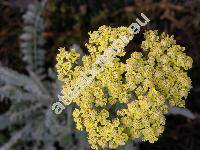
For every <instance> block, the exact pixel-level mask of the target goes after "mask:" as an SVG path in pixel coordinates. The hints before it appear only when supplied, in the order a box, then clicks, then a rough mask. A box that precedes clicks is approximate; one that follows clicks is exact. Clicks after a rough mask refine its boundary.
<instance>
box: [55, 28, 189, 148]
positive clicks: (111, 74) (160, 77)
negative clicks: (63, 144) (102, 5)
mask: <svg viewBox="0 0 200 150" xmlns="http://www.w3.org/2000/svg"><path fill="white" fill-rule="evenodd" d="M89 35H90V38H89V42H88V43H87V44H86V47H87V48H88V51H89V55H85V56H83V58H82V62H83V63H82V65H81V66H79V65H78V63H77V62H78V60H79V59H80V58H79V57H80V55H79V54H78V53H76V52H75V51H74V50H72V51H65V48H60V49H59V54H58V55H57V64H56V68H57V72H58V79H59V80H61V81H62V82H63V85H62V93H64V96H63V97H64V101H65V102H66V104H70V103H76V105H77V108H75V109H74V111H73V117H74V121H75V123H76V127H77V129H78V130H86V132H87V133H88V142H89V143H90V144H91V148H92V149H98V148H99V147H102V148H107V147H108V148H117V147H118V146H121V145H125V143H126V142H127V141H128V140H135V139H138V138H140V139H141V140H142V141H149V142H150V143H153V142H155V141H157V140H158V137H159V135H160V134H162V133H163V131H164V125H165V120H166V119H165V114H166V113H168V110H169V108H170V107H172V106H177V107H184V106H185V99H186V98H187V95H188V92H189V90H190V88H191V80H190V78H189V77H188V75H187V72H186V70H188V69H190V68H191V67H192V59H191V57H189V56H187V55H186V54H185V53H184V50H185V48H184V47H181V46H180V45H177V44H176V41H175V40H174V38H173V36H169V35H167V34H166V33H162V34H161V35H160V36H159V35H158V33H157V31H151V30H150V31H147V32H145V34H144V37H145V40H144V41H143V42H142V44H141V48H142V51H141V52H136V51H135V52H133V53H132V54H131V57H130V58H129V59H127V60H126V62H125V63H124V62H122V61H121V60H120V59H119V58H120V57H118V56H124V55H125V51H124V50H122V51H121V52H118V53H117V54H116V56H114V58H113V59H111V60H110V63H107V64H103V67H104V70H103V71H102V72H99V73H98V74H96V76H95V78H94V80H93V81H92V82H91V83H90V84H88V85H87V86H86V87H85V88H84V89H79V90H80V93H79V95H78V96H77V97H75V98H74V99H71V100H69V99H67V96H65V94H66V92H67V90H68V89H69V88H71V87H78V84H79V82H78V81H76V80H77V79H78V78H79V77H81V76H82V74H83V72H86V71H87V70H90V69H91V68H92V65H93V63H94V62H95V61H96V59H97V58H98V57H99V56H100V55H102V54H103V52H104V51H105V50H106V49H108V48H112V46H111V43H112V42H113V41H115V40H117V39H118V38H119V36H126V37H127V38H128V39H129V38H131V34H130V33H129V31H128V28H126V27H119V28H111V27H107V26H101V27H100V28H99V29H98V31H94V32H90V33H89ZM124 47H125V45H121V47H120V48H121V49H124Z"/></svg>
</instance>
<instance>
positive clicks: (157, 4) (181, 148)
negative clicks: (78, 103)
mask: <svg viewBox="0 0 200 150" xmlns="http://www.w3.org/2000/svg"><path fill="white" fill-rule="evenodd" d="M34 2H35V1H34V0H33V1H32V0H0V66H4V67H7V68H10V69H12V70H15V71H17V72H19V73H21V74H25V75H27V76H29V73H28V71H27V63H26V62H25V61H24V60H23V57H24V53H23V51H22V50H21V49H22V48H21V47H20V44H21V43H22V42H23V40H24V39H23V38H22V39H21V38H20V36H21V35H22V34H23V33H24V30H23V29H24V26H26V25H27V24H28V23H27V22H26V20H25V19H23V17H22V16H23V15H24V14H25V13H27V11H28V5H29V4H32V3H34ZM39 2H40V1H39ZM41 10H42V11H41V15H40V17H42V20H43V23H41V26H42V27H43V29H42V30H41V31H38V35H40V36H41V37H42V38H44V40H45V42H44V43H42V44H40V45H39V46H38V47H40V48H42V49H43V51H45V57H44V58H45V59H44V60H43V62H44V63H43V65H42V67H43V72H44V74H45V73H47V72H48V70H49V68H52V70H53V68H54V65H55V63H56V61H55V56H56V54H57V49H58V48H59V47H63V46H65V47H70V46H71V45H73V44H77V45H79V46H80V47H81V49H83V51H84V52H85V53H87V50H86V48H85V46H84V44H85V43H86V42H87V41H88V37H89V36H88V32H89V31H93V30H97V29H98V27H100V26H101V25H109V26H112V27H118V26H121V25H123V26H127V27H128V26H129V25H130V24H131V23H132V22H134V21H135V19H136V18H137V17H140V13H142V12H143V13H144V14H145V15H146V16H147V17H148V18H149V19H150V20H151V21H150V22H149V23H148V25H147V26H145V27H143V28H142V29H141V31H140V33H139V34H137V35H136V36H135V38H134V40H133V42H131V44H129V46H128V47H127V49H126V51H127V53H128V54H130V53H131V52H133V51H134V50H140V43H141V41H142V40H143V32H144V30H146V29H153V30H158V31H159V33H162V32H166V33H168V34H170V35H174V36H175V39H176V40H177V43H178V44H180V45H181V46H184V47H186V53H187V55H189V56H191V57H192V58H193V61H194V62H193V67H192V69H191V70H189V76H190V77H191V80H192V85H193V88H192V89H191V91H190V94H189V96H188V98H187V101H186V107H187V108H188V109H189V110H191V111H192V112H193V113H194V114H195V115H196V119H193V120H192V119H188V118H186V117H183V116H179V115H176V116H172V115H170V116H167V121H166V129H165V131H164V133H163V135H161V136H160V138H159V140H158V141H157V142H155V143H154V144H149V143H148V142H145V143H142V144H140V149H141V150H199V149H200V115H199V113H200V49H199V46H200V1H199V0H161V1H159V0H48V1H46V2H45V3H44V7H43V8H42V9H41ZM39 26H40V25H39ZM25 41H29V42H31V40H29V39H28V40H27V39H25ZM30 51H31V49H30ZM40 67H41V66H40ZM0 79H1V78H0ZM42 81H45V82H46V81H47V82H48V81H52V79H51V78H50V77H48V76H46V77H43V78H42ZM0 85H1V82H0ZM2 85H5V83H2ZM0 94H1V93H0ZM12 103H13V102H12V100H10V98H9V96H1V97H0V114H2V115H3V114H6V113H7V112H8V111H9V109H10V107H11V106H12ZM29 119H30V118H29ZM32 119H34V117H33V118H32ZM0 121H2V120H1V119H0ZM2 123H3V121H2V122H0V124H2ZM25 124H26V123H22V124H20V125H17V127H16V126H14V127H13V126H12V127H10V125H8V127H6V128H2V129H0V145H4V144H5V143H7V142H8V141H9V139H10V138H11V137H12V136H13V133H15V131H18V129H20V128H21V127H23V126H24V125H25ZM65 125H66V124H64V125H63V126H65ZM32 132H34V131H32ZM71 135H72V145H73V144H74V145H76V144H77V140H76V139H74V135H73V133H71ZM64 139H65V140H67V141H68V138H67V137H65V138H64ZM19 140H20V138H19ZM22 143H23V144H21V143H20V142H17V141H16V142H14V143H13V144H14V147H12V149H33V148H32V146H29V148H27V146H26V145H32V144H34V143H35V141H34V140H33V141H31V140H30V141H29V142H22ZM59 143H60V141H59V140H58V141H57V140H55V141H54V147H56V148H57V149H64V148H63V147H62V146H61V144H59ZM43 144H44V143H43V142H42V140H40V141H39V144H38V145H39V146H38V147H37V148H36V149H42V148H41V147H42V146H43ZM20 145H25V146H20ZM18 147H19V148H18ZM72 147H73V146H71V147H68V148H67V149H73V148H72ZM0 149H1V148H0ZM9 149H10V148H9ZM47 149H48V148H47ZM2 150H3V149H2Z"/></svg>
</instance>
